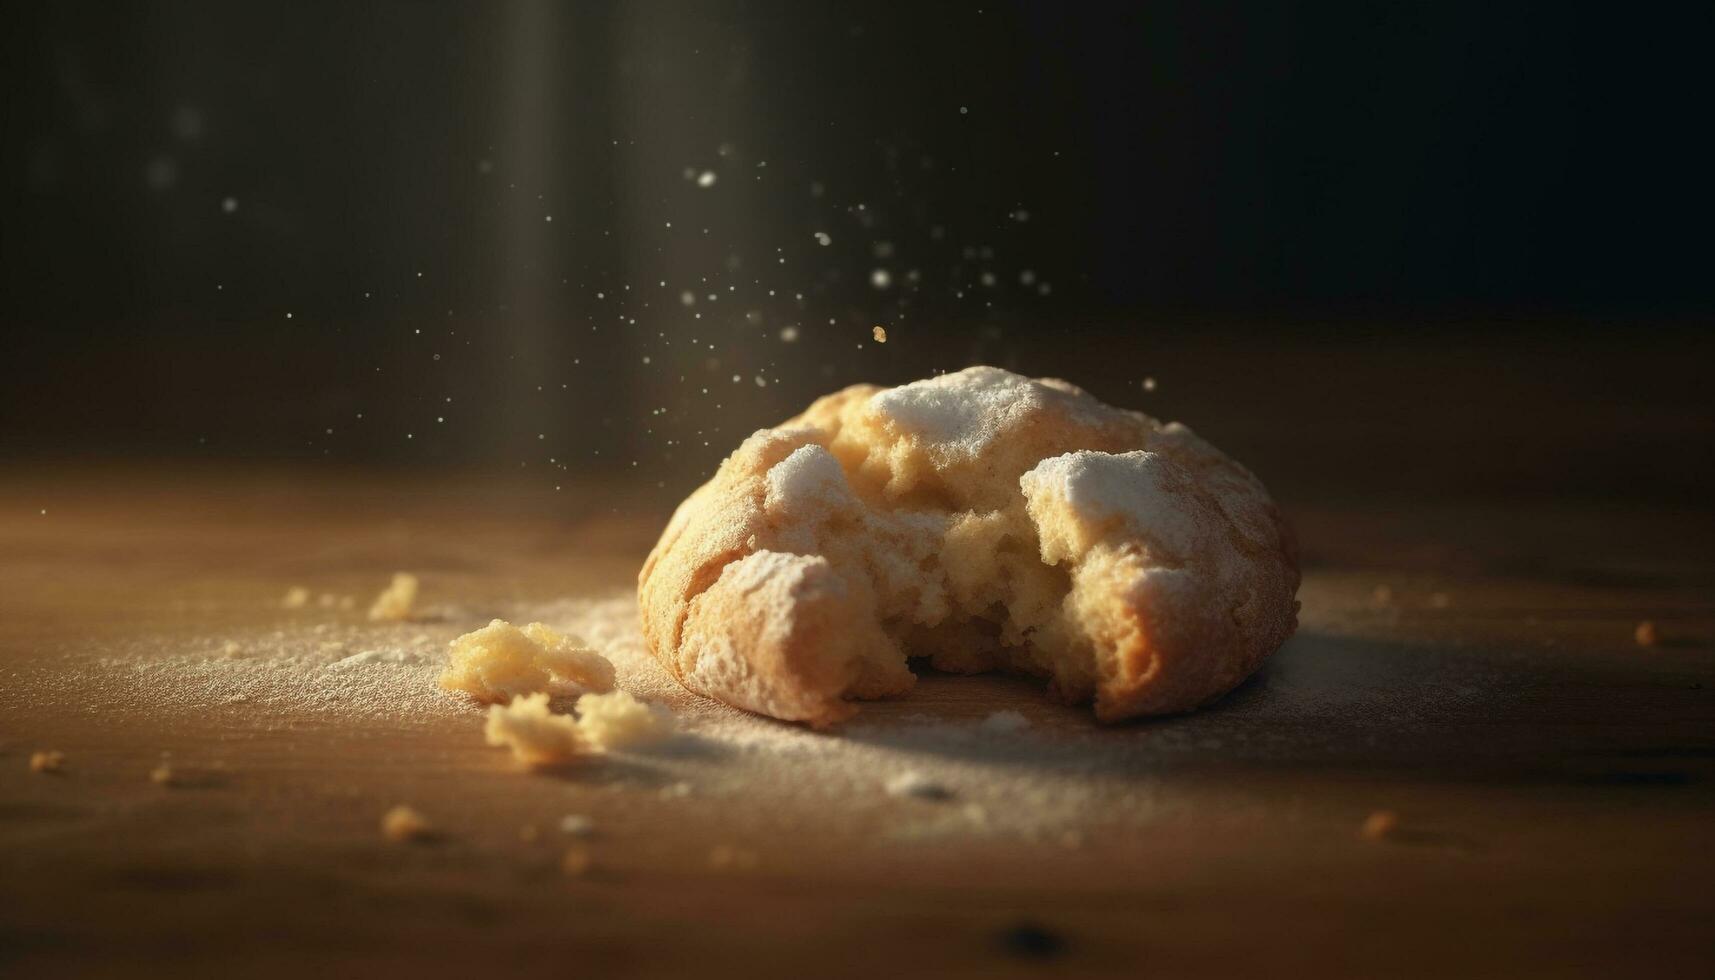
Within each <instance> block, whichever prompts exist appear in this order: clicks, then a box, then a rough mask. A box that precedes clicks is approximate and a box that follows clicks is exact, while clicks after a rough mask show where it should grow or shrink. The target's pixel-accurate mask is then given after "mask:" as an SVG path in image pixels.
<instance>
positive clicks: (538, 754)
mask: <svg viewBox="0 0 1715 980" xmlns="http://www.w3.org/2000/svg"><path fill="white" fill-rule="evenodd" d="M484 736H485V737H486V738H487V739H488V744H490V745H496V746H505V747H507V748H509V749H511V750H512V757H513V758H515V759H517V760H518V761H519V762H521V763H523V764H524V765H526V766H533V767H534V766H552V765H558V764H560V763H564V762H570V761H571V760H573V759H575V758H577V757H579V756H582V755H587V754H589V753H590V752H591V751H592V748H593V747H592V746H591V745H590V743H589V741H588V740H587V739H585V738H584V735H583V733H582V732H581V731H580V730H579V729H578V721H577V719H576V718H573V717H572V716H571V715H556V714H554V713H553V712H551V711H549V710H548V695H546V694H541V693H538V694H520V695H519V696H517V697H515V698H513V699H512V703H511V704H509V705H504V704H496V705H492V706H490V707H489V709H488V726H487V727H486V728H485V729H484Z"/></svg>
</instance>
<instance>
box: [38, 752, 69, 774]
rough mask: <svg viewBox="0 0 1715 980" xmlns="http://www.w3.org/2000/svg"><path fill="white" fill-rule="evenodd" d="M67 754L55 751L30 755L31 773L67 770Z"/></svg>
mask: <svg viewBox="0 0 1715 980" xmlns="http://www.w3.org/2000/svg"><path fill="white" fill-rule="evenodd" d="M65 764H66V754H65V753H64V752H59V751H56V750H53V749H47V750H44V751H41V752H34V753H31V755H30V771H31V772H60V771H61V770H63V769H64V768H65Z"/></svg>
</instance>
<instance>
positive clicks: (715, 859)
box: [709, 844, 757, 871]
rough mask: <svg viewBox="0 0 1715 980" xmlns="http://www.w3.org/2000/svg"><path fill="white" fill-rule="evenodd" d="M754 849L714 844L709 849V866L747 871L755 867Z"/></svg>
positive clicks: (718, 868) (755, 856)
mask: <svg viewBox="0 0 1715 980" xmlns="http://www.w3.org/2000/svg"><path fill="white" fill-rule="evenodd" d="M756 862H757V855H756V852H755V851H752V850H747V849H745V848H742V847H734V846H732V845H731V844H716V845H715V846H714V847H712V848H710V849H709V867H711V868H714V869H716V870H717V871H726V870H733V871H749V870H751V869H752V868H755V867H756Z"/></svg>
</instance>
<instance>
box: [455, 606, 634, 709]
mask: <svg viewBox="0 0 1715 980" xmlns="http://www.w3.org/2000/svg"><path fill="white" fill-rule="evenodd" d="M441 688H442V689H443V690H447V691H463V692H465V693H466V694H469V695H470V696H472V697H474V698H476V699H477V700H478V701H486V702H489V703H505V702H507V701H510V700H511V699H513V698H514V697H517V696H518V695H521V694H533V693H537V692H541V691H549V692H552V693H573V692H584V691H597V692H600V691H611V690H612V689H613V664H612V663H609V662H608V660H607V658H606V657H603V656H602V655H601V654H599V653H597V652H595V651H594V650H591V649H589V648H587V647H585V646H584V644H583V641H582V640H580V639H578V638H577V637H575V636H562V635H560V634H559V633H556V632H554V631H553V630H551V629H549V628H548V627H547V626H544V625H543V624H541V623H531V624H529V625H528V626H525V627H524V628H523V629H519V628H518V627H516V626H513V625H512V624H511V623H508V622H507V621H505V620H503V619H496V620H494V621H493V622H490V623H489V624H488V625H487V626H484V627H483V628H482V629H479V630H475V631H473V632H470V633H466V634H465V635H463V636H461V637H459V638H458V639H456V640H454V641H453V642H452V647H451V659H450V660H449V661H448V663H447V668H446V670H444V671H442V672H441Z"/></svg>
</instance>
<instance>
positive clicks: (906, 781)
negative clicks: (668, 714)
mask: <svg viewBox="0 0 1715 980" xmlns="http://www.w3.org/2000/svg"><path fill="white" fill-rule="evenodd" d="M887 793H888V795H889V796H912V797H916V798H917V799H919V800H945V799H950V798H951V797H952V795H953V792H952V790H949V789H948V788H947V787H945V786H942V785H941V784H940V783H937V782H935V781H934V780H933V779H930V778H929V777H927V776H925V775H923V774H922V773H920V772H915V771H913V772H902V773H900V774H899V775H897V776H895V777H893V778H892V779H889V780H888V781H887Z"/></svg>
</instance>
